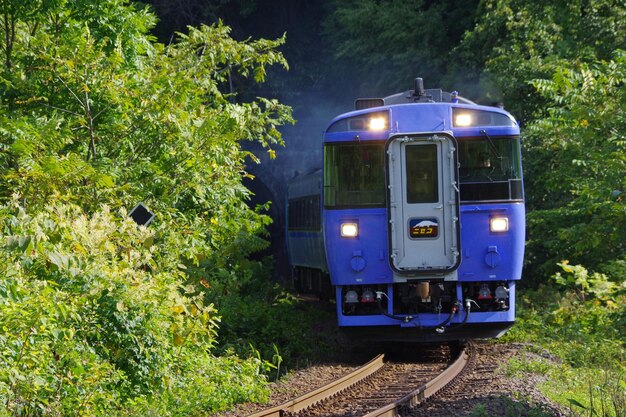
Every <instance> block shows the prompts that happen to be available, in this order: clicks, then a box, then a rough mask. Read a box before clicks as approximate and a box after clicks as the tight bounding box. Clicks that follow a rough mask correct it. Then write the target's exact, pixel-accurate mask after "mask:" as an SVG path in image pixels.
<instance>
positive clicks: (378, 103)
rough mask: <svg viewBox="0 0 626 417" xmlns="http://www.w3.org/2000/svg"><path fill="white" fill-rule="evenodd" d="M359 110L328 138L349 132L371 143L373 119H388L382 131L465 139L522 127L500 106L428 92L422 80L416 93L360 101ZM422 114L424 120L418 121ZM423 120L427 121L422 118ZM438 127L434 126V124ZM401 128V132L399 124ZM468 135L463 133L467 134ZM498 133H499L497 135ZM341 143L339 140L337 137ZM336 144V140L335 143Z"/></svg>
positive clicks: (337, 121)
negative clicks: (473, 132) (479, 133)
mask: <svg viewBox="0 0 626 417" xmlns="http://www.w3.org/2000/svg"><path fill="white" fill-rule="evenodd" d="M355 106H356V108H357V109H356V110H354V111H351V112H348V113H344V114H341V115H339V116H337V117H335V118H334V119H333V120H332V121H331V123H330V124H329V125H328V127H327V129H326V131H325V132H326V134H327V139H330V137H328V135H329V134H330V135H331V136H336V135H335V133H336V134H339V136H343V135H341V133H347V132H362V133H364V134H365V136H361V139H368V138H369V136H370V135H369V133H372V134H374V136H376V134H375V130H377V129H375V128H374V129H372V128H371V127H368V124H369V123H370V122H371V121H372V119H374V118H376V117H378V118H381V119H386V123H387V124H386V128H384V129H379V130H386V131H396V132H398V131H403V132H407V131H409V130H411V129H417V130H415V131H452V130H454V131H455V132H456V133H459V134H461V135H464V133H469V130H476V128H479V127H480V128H487V129H489V130H490V131H492V132H490V134H518V133H519V126H518V124H517V122H516V121H515V118H514V117H513V116H512V115H511V114H510V113H508V112H507V111H506V110H504V109H503V108H502V107H500V106H485V105H479V104H476V103H474V102H472V101H470V100H468V99H465V98H463V97H460V96H459V95H458V93H457V92H455V91H454V92H452V93H448V92H445V91H442V90H441V89H430V90H425V89H424V88H423V83H422V81H421V79H420V78H418V79H417V80H416V83H415V89H413V90H407V91H405V92H402V93H398V94H393V95H391V96H388V97H385V98H376V99H372V98H370V99H358V100H357V101H356V102H355ZM416 111H419V114H420V117H415V112H416ZM461 113H463V114H465V117H466V119H467V120H469V124H460V123H457V121H458V119H457V116H458V115H460V114H461ZM422 116H423V117H422ZM437 120H438V121H439V123H438V124H437V126H430V125H429V123H430V124H432V122H433V121H437ZM399 121H400V123H401V126H400V130H398V122H399ZM464 128H465V130H466V132H463V130H464ZM494 129H495V131H494ZM337 139H339V137H337ZM331 140H332V139H331Z"/></svg>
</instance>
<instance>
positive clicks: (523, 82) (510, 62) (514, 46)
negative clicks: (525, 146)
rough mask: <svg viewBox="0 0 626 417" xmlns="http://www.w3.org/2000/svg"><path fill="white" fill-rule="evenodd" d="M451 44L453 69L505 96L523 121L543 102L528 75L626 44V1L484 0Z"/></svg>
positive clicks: (489, 93)
mask: <svg viewBox="0 0 626 417" xmlns="http://www.w3.org/2000/svg"><path fill="white" fill-rule="evenodd" d="M476 17H477V22H476V26H475V27H474V28H473V29H472V30H471V31H468V32H467V33H466V34H465V36H464V38H463V41H462V42H461V43H460V45H459V46H458V47H457V48H456V49H455V52H454V56H455V58H456V59H455V61H454V65H453V67H454V68H457V69H456V70H455V71H454V73H455V74H458V75H461V74H464V76H465V78H466V79H467V80H468V82H474V83H475V84H477V85H478V84H480V85H481V86H482V88H481V90H483V92H482V94H483V95H484V96H485V98H487V99H489V100H499V101H500V100H501V101H504V103H505V104H506V106H507V108H508V109H509V110H511V111H512V112H513V114H515V115H516V116H517V118H518V119H520V120H521V121H522V122H525V121H527V120H530V119H531V118H533V117H535V113H537V112H539V115H540V114H541V110H542V108H543V106H544V105H545V104H546V103H545V101H543V100H542V99H541V98H540V97H539V96H538V95H537V94H535V90H534V88H533V87H532V85H531V84H530V80H534V79H538V78H550V77H551V75H552V74H553V73H554V72H555V71H556V69H557V68H558V67H559V66H561V65H563V64H566V63H567V62H570V61H575V62H593V61H595V60H601V59H609V58H610V57H611V53H612V51H614V50H615V49H618V48H622V49H623V48H625V47H626V5H624V4H623V3H621V2H613V1H609V0H577V1H558V2H544V1H538V0H533V1H526V0H486V1H483V2H481V3H480V6H479V8H478V10H477V12H476Z"/></svg>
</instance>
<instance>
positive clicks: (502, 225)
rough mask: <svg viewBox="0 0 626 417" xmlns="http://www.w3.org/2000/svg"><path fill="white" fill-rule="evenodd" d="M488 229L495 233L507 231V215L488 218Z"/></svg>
mask: <svg viewBox="0 0 626 417" xmlns="http://www.w3.org/2000/svg"><path fill="white" fill-rule="evenodd" d="M489 230H491V231H492V232H495V233H499V232H507V231H508V230H509V218H508V217H492V218H491V219H490V220H489Z"/></svg>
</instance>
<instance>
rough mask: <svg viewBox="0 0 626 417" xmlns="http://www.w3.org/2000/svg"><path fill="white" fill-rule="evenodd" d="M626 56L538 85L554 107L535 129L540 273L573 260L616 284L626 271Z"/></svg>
mask: <svg viewBox="0 0 626 417" xmlns="http://www.w3.org/2000/svg"><path fill="white" fill-rule="evenodd" d="M624 83H626V54H625V53H624V52H623V51H616V52H615V54H614V57H613V59H612V60H608V61H598V62H594V63H590V64H587V63H572V64H570V65H564V66H562V67H559V68H558V69H557V70H556V72H555V73H554V75H553V76H552V78H551V79H538V80H534V81H533V85H534V86H535V87H536V88H537V91H538V92H539V93H540V94H541V95H542V97H544V98H545V99H546V100H547V102H548V103H549V106H548V107H547V115H546V117H543V118H540V119H537V120H535V121H534V122H533V123H532V124H530V125H529V128H528V130H527V135H528V138H527V143H526V149H527V150H528V152H527V153H528V154H529V155H531V158H527V159H526V160H527V165H526V166H527V170H528V171H529V172H530V173H531V175H527V184H528V185H529V188H530V189H531V190H532V192H533V193H534V195H533V196H532V197H531V198H532V201H533V202H534V204H535V206H536V207H539V208H541V209H540V210H536V211H535V212H532V213H530V218H529V220H530V221H529V225H530V231H531V233H530V235H531V240H530V242H529V248H530V249H531V250H530V253H531V256H538V257H541V258H542V259H540V261H542V262H544V264H543V265H541V262H537V261H535V263H536V264H537V265H535V267H538V266H539V267H540V268H543V270H544V271H545V270H547V271H550V270H553V267H554V265H555V264H556V262H558V261H560V260H562V259H568V260H569V261H571V262H572V263H573V264H574V263H580V264H584V265H587V266H589V267H591V268H592V269H594V270H596V271H598V270H599V271H602V272H605V273H607V274H609V275H610V276H612V277H613V278H614V279H617V280H623V277H624V272H625V271H626V243H625V240H624V236H626V198H625V197H626V194H625V191H626V177H624V172H626V136H625V135H624V133H623V132H624V131H625V130H626V113H625V112H624V104H626V94H625V92H624V89H623V88H622V86H623V85H624Z"/></svg>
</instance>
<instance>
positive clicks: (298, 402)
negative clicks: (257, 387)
mask: <svg viewBox="0 0 626 417" xmlns="http://www.w3.org/2000/svg"><path fill="white" fill-rule="evenodd" d="M384 359H385V356H384V355H378V356H376V357H375V358H374V359H372V360H371V361H369V362H368V363H366V364H365V365H363V366H361V367H360V368H358V369H356V370H355V371H353V372H351V373H349V374H348V375H346V376H344V377H342V378H340V379H338V380H336V381H333V382H331V383H330V384H328V385H324V386H323V387H320V388H318V389H315V390H313V391H310V392H308V393H306V394H304V395H301V396H300V397H298V398H295V399H293V400H290V401H288V402H286V403H284V404H280V405H277V406H275V407H272V408H268V409H267V410H263V411H259V412H258V413H254V414H250V415H249V416H248V417H281V416H282V415H283V414H285V413H287V412H290V413H297V412H299V411H302V410H304V409H305V408H307V407H310V406H311V405H313V404H315V403H317V402H320V401H322V400H323V399H325V398H329V397H331V396H333V395H335V394H337V393H339V392H341V391H343V390H345V389H347V388H349V387H351V386H353V385H354V384H356V383H358V382H360V381H362V380H363V379H365V378H367V377H368V376H370V375H372V374H373V373H374V372H376V371H378V370H379V369H380V368H382V367H383V365H384Z"/></svg>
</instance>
